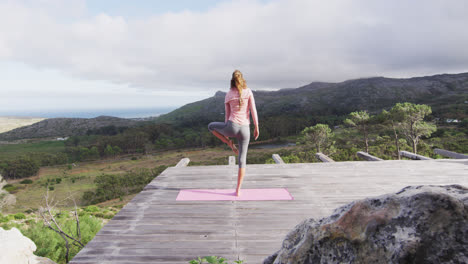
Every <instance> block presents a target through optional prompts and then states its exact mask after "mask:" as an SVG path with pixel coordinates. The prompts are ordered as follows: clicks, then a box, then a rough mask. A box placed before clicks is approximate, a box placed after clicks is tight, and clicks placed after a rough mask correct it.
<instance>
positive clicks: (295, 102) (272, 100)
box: [0, 72, 468, 140]
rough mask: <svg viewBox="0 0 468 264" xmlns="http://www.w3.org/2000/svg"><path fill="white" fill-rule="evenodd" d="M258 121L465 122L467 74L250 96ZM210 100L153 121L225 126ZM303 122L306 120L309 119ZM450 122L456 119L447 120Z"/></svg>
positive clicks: (28, 131) (86, 122) (217, 100)
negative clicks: (369, 116)
mask: <svg viewBox="0 0 468 264" xmlns="http://www.w3.org/2000/svg"><path fill="white" fill-rule="evenodd" d="M253 93H254V96H255V101H256V104H257V110H258V114H259V117H260V118H261V119H263V120H266V119H275V118H276V117H278V116H296V117H297V116H300V117H307V118H308V120H311V119H314V118H315V119H314V120H320V118H323V117H326V116H343V115H347V114H349V113H350V112H352V111H356V110H368V111H369V112H371V113H376V112H378V111H381V110H382V109H388V108H390V107H391V106H393V105H394V104H395V103H398V102H412V103H418V104H428V105H430V106H432V107H433V113H434V114H435V115H439V116H443V115H450V114H451V113H452V112H453V111H455V110H453V109H452V108H453V107H458V108H459V109H461V110H456V111H458V112H455V113H456V114H457V115H461V116H462V117H466V116H467V115H468V113H467V108H468V107H467V105H466V104H465V103H464V102H465V101H468V72H466V73H458V74H446V73H443V74H436V75H431V76H421V77H411V78H387V77H382V76H379V77H370V78H358V79H352V80H346V81H343V82H338V83H329V82H316V81H315V82H311V83H309V84H307V85H303V86H301V87H298V88H284V89H280V90H277V91H262V90H253ZM225 95H226V91H217V92H216V93H215V94H214V96H212V97H209V98H206V99H203V100H200V101H196V102H192V103H188V104H186V105H184V106H182V107H179V108H177V109H175V110H173V111H171V112H169V113H167V114H163V115H160V116H158V117H156V118H154V121H153V122H155V123H175V124H181V125H183V126H186V127H190V126H200V125H204V124H208V123H209V122H211V121H222V120H224V96H225ZM307 118H306V119H307ZM451 118H457V117H456V116H451ZM138 124H144V123H143V121H136V120H131V119H125V118H117V117H109V116H99V117H96V118H90V119H87V118H50V119H46V120H43V121H41V122H38V123H35V124H32V125H30V126H25V127H21V128H17V129H14V130H11V131H8V132H6V133H1V134H0V140H14V139H22V138H38V137H56V136H57V137H63V136H71V135H83V134H85V133H86V132H87V131H88V130H93V129H99V128H101V127H105V126H116V127H131V126H136V125H138Z"/></svg>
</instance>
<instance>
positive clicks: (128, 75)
mask: <svg viewBox="0 0 468 264" xmlns="http://www.w3.org/2000/svg"><path fill="white" fill-rule="evenodd" d="M467 13H468V1H465V0H446V1H440V0H424V1H423V0H413V1H406V0H392V1H387V0H327V1H322V0H262V1H259V0H258V1H255V0H248V1H247V0H232V1H231V0H219V1H216V0H197V1H190V0H178V1H165V0H153V1H146V0H133V1H127V0H88V1H86V0H0V115H1V114H2V113H5V112H8V113H15V112H17V113H20V112H22V111H39V110H41V111H46V110H50V111H52V110H54V111H68V110H73V109H102V110H105V109H135V108H158V107H173V108H175V107H179V106H182V105H184V104H187V103H190V102H194V101H198V100H202V99H205V98H208V97H210V96H213V95H214V93H215V92H216V91H218V90H222V91H226V90H228V88H229V80H230V78H231V74H232V72H233V71H234V70H235V69H239V70H241V71H242V72H243V74H244V77H245V79H246V81H247V84H248V86H249V87H250V88H251V89H253V90H276V89H280V88H295V87H300V86H303V85H306V84H308V83H311V82H313V81H323V82H341V81H345V80H348V79H356V78H365V77H373V76H385V77H393V78H408V77H414V76H427V75H433V74H440V73H461V72H468V48H467V47H468V30H466V26H467V25H468V16H467V15H466V14H467Z"/></svg>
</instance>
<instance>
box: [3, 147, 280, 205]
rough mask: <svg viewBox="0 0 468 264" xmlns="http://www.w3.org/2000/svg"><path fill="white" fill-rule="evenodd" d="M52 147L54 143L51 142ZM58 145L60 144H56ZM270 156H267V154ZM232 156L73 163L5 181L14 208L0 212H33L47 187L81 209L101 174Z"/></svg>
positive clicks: (225, 152) (170, 155)
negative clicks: (13, 190) (13, 188)
mask: <svg viewBox="0 0 468 264" xmlns="http://www.w3.org/2000/svg"><path fill="white" fill-rule="evenodd" d="M54 143H55V142H54ZM58 143H62V142H58ZM275 151H277V150H275V149H273V150H270V149H269V150H263V149H251V150H250V151H249V155H250V156H252V157H254V156H256V155H265V153H268V154H269V155H270V156H271V154H272V153H274V152H275ZM270 153H271V154H270ZM232 155H234V154H233V153H232V151H231V150H230V149H228V148H227V147H213V148H212V147H209V148H193V149H184V150H173V151H166V152H163V153H158V154H153V155H143V156H139V157H138V158H137V159H136V160H131V158H130V157H127V158H125V159H120V160H119V159H109V160H99V161H93V162H81V163H75V164H76V166H74V167H72V169H71V170H70V169H68V165H60V166H52V167H42V168H41V169H40V170H39V172H38V174H37V175H36V176H34V177H30V178H29V179H30V180H32V181H33V182H32V183H31V184H21V183H20V182H21V181H23V180H24V179H18V180H8V183H10V184H13V186H16V187H18V189H17V190H16V193H15V194H14V195H15V196H16V204H15V205H14V206H10V207H8V208H4V209H3V211H4V212H5V213H19V212H24V211H26V210H28V209H29V210H30V209H33V210H34V209H37V208H39V207H40V206H41V205H42V203H43V197H44V194H45V193H46V191H47V189H46V186H47V183H48V182H49V186H53V187H54V190H53V191H50V192H49V195H50V196H54V197H55V200H57V201H62V200H65V198H67V197H68V196H69V195H70V194H72V195H73V196H74V197H75V199H76V201H77V203H78V205H81V197H82V195H83V193H84V192H85V191H91V190H94V189H95V188H96V185H95V184H94V179H95V178H96V177H97V176H98V175H101V174H122V173H126V172H128V171H130V170H133V169H138V168H149V169H151V168H154V167H156V166H159V165H169V166H174V165H175V164H177V162H179V161H180V160H181V159H182V158H185V157H188V158H190V162H191V163H192V165H208V164H227V160H228V156H232ZM57 178H61V179H62V180H61V181H60V183H57V182H56V179H57ZM134 196H135V195H129V196H126V197H122V200H120V199H114V200H110V201H106V202H104V203H101V204H99V205H102V206H120V205H124V204H126V203H127V202H128V201H130V200H131V199H132V198H133V197H134ZM72 206H73V202H72V201H71V200H68V201H65V202H64V203H63V204H61V207H62V208H64V209H70V208H71V207H72Z"/></svg>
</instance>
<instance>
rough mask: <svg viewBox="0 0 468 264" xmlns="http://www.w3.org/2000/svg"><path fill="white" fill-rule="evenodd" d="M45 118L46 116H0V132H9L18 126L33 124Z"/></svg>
mask: <svg viewBox="0 0 468 264" xmlns="http://www.w3.org/2000/svg"><path fill="white" fill-rule="evenodd" d="M44 119H45V118H29V117H0V133H3V132H7V131H10V130H13V129H15V128H18V127H22V126H28V125H32V124H34V123H36V122H39V121H42V120H44Z"/></svg>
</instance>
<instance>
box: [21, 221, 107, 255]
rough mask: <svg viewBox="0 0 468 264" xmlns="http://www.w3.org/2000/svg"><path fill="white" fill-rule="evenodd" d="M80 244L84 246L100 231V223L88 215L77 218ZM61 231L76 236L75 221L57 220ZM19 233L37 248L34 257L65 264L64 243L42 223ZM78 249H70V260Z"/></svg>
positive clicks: (75, 247)
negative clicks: (80, 238)
mask: <svg viewBox="0 0 468 264" xmlns="http://www.w3.org/2000/svg"><path fill="white" fill-rule="evenodd" d="M79 220H80V228H81V237H82V240H81V241H82V243H83V244H84V245H86V244H87V243H88V242H89V241H90V240H91V239H92V238H93V237H94V236H95V235H96V233H97V232H98V231H99V230H100V229H101V227H102V221H101V220H99V219H97V218H95V217H90V216H88V215H86V216H84V217H79ZM57 221H58V222H59V224H60V225H61V227H62V229H63V230H64V231H65V232H67V233H68V234H76V221H75V220H74V219H73V218H69V217H64V218H60V219H57ZM20 230H21V232H22V233H23V234H24V235H25V236H26V237H28V238H30V239H31V240H32V241H33V242H34V243H35V244H36V246H37V250H36V251H35V252H34V254H35V255H37V256H40V257H47V258H50V259H51V260H53V261H55V262H56V263H65V251H66V248H65V241H64V240H63V239H62V238H61V237H60V235H59V234H57V233H55V232H54V231H52V230H50V229H49V228H48V227H47V226H44V224H43V221H39V222H37V223H33V224H31V225H30V226H29V227H28V228H24V227H23V228H21V229H20ZM80 249H81V248H80V247H77V246H75V245H72V246H71V247H70V259H72V258H73V257H74V256H75V255H76V254H77V253H78V251H80Z"/></svg>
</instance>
